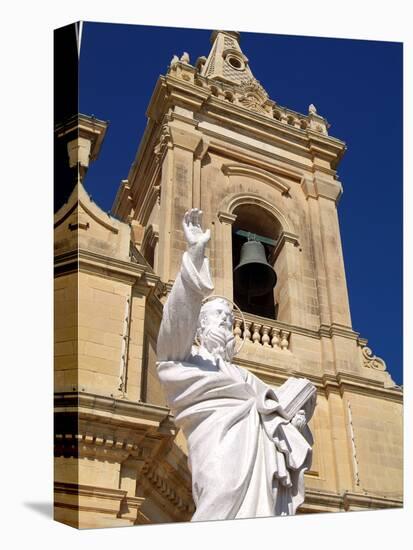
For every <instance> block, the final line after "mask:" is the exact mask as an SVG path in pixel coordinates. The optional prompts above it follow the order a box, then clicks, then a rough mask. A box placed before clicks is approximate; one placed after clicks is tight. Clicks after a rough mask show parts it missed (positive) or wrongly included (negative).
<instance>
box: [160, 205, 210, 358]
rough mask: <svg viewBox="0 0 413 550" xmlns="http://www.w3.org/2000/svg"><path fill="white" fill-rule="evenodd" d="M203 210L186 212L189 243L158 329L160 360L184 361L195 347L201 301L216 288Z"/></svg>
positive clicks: (184, 226)
mask: <svg viewBox="0 0 413 550" xmlns="http://www.w3.org/2000/svg"><path fill="white" fill-rule="evenodd" d="M201 223H202V211H201V210H199V209H197V208H193V209H192V210H190V211H189V212H186V213H185V216H184V219H183V222H182V226H183V231H184V235H185V239H186V241H187V251H186V252H185V253H184V254H183V257H182V265H181V270H180V272H179V273H178V275H177V277H176V279H175V283H174V285H173V287H172V290H171V293H170V295H169V297H168V299H167V301H166V304H165V307H164V312H163V317H162V323H161V327H160V330H159V336H158V344H157V355H158V361H183V360H185V359H186V358H187V357H188V355H189V353H190V351H191V347H192V343H193V340H194V337H195V333H196V328H197V322H198V316H199V311H200V309H201V303H202V300H203V299H204V298H205V297H206V296H208V295H209V294H210V293H211V292H212V290H213V289H214V286H213V283H212V281H211V277H210V273H209V265H208V259H207V258H206V257H205V247H206V245H207V243H208V241H209V239H210V230H209V229H207V230H206V231H203V229H202V227H201Z"/></svg>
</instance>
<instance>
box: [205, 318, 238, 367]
mask: <svg viewBox="0 0 413 550" xmlns="http://www.w3.org/2000/svg"><path fill="white" fill-rule="evenodd" d="M200 340H201V344H202V345H203V346H205V347H206V349H207V350H208V351H209V352H210V353H211V354H212V355H213V356H214V357H222V358H223V359H224V360H225V361H231V360H232V358H233V356H234V347H235V338H234V335H233V333H232V331H230V330H228V329H227V328H225V327H217V326H216V325H213V326H207V327H205V328H204V330H203V331H202V333H201V335H200Z"/></svg>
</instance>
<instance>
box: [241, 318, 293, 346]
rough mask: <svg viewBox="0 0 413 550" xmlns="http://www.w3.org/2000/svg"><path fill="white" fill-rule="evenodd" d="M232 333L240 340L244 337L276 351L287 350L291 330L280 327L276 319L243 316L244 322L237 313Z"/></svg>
mask: <svg viewBox="0 0 413 550" xmlns="http://www.w3.org/2000/svg"><path fill="white" fill-rule="evenodd" d="M234 335H235V338H236V339H237V340H238V341H240V340H241V339H243V338H245V340H246V341H247V342H250V343H252V344H254V345H256V346H263V347H264V348H271V349H274V350H276V351H289V346H290V335H291V332H290V331H288V330H285V329H284V328H282V327H280V326H279V325H278V323H277V321H271V320H269V319H265V320H264V319H262V322H260V321H258V320H257V319H256V318H254V319H253V318H251V317H249V316H247V315H246V316H245V323H244V321H243V319H242V318H241V317H240V316H239V315H235V318H234Z"/></svg>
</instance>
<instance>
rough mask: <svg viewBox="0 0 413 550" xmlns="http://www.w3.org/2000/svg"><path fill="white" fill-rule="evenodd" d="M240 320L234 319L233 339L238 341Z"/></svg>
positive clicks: (239, 337) (240, 334) (240, 332)
mask: <svg viewBox="0 0 413 550" xmlns="http://www.w3.org/2000/svg"><path fill="white" fill-rule="evenodd" d="M241 325H242V320H241V319H235V321H234V336H235V339H236V340H237V341H238V340H240V339H241V336H242V330H241Z"/></svg>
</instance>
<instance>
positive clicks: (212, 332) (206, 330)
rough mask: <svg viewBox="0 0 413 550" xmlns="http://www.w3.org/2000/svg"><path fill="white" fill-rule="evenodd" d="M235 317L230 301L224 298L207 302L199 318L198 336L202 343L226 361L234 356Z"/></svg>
mask: <svg viewBox="0 0 413 550" xmlns="http://www.w3.org/2000/svg"><path fill="white" fill-rule="evenodd" d="M233 319H234V318H233V313H232V306H231V304H230V302H227V301H226V300H223V299H222V298H215V299H214V300H211V301H209V302H206V303H205V304H204V305H203V306H202V308H201V311H200V314H199V319H198V330H197V336H198V339H199V341H200V343H201V345H202V346H204V347H205V348H206V349H207V350H208V351H209V352H210V353H212V354H213V355H214V356H220V357H222V358H223V359H224V360H225V361H231V360H232V358H233V356H234V347H235V338H234V334H233V330H232V325H233Z"/></svg>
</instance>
